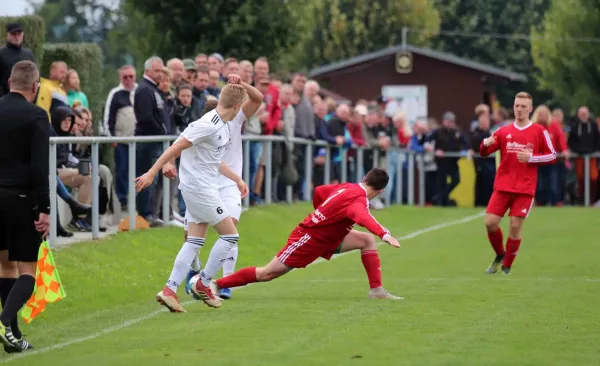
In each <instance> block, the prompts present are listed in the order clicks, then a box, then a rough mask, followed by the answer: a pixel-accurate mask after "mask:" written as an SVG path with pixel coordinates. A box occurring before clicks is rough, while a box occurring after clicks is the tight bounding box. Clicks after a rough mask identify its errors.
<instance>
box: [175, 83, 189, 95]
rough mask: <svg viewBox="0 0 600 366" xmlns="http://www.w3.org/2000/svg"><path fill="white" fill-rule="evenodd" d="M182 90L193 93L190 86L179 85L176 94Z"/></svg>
mask: <svg viewBox="0 0 600 366" xmlns="http://www.w3.org/2000/svg"><path fill="white" fill-rule="evenodd" d="M182 90H189V91H193V89H192V86H191V85H189V84H181V85H179V87H178V88H177V94H179V92H180V91H182Z"/></svg>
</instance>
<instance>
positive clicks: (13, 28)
mask: <svg viewBox="0 0 600 366" xmlns="http://www.w3.org/2000/svg"><path fill="white" fill-rule="evenodd" d="M22 31H23V27H21V24H19V23H9V24H7V25H6V33H15V32H22Z"/></svg>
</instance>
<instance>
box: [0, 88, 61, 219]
mask: <svg viewBox="0 0 600 366" xmlns="http://www.w3.org/2000/svg"><path fill="white" fill-rule="evenodd" d="M49 129H50V122H49V121H48V114H47V113H46V111H44V110H43V109H42V108H40V107H38V106H37V105H35V104H32V103H29V102H28V101H27V99H25V97H23V96H22V95H21V94H18V93H13V92H10V93H8V94H7V95H5V96H4V97H2V98H0V189H2V190H9V191H14V192H17V193H18V192H23V193H25V192H26V193H28V194H33V195H35V196H37V204H38V209H39V211H40V212H42V213H46V214H48V213H50V194H49V188H48V187H49V179H48V164H49V156H48V145H49V139H50V135H49V132H50V131H49Z"/></svg>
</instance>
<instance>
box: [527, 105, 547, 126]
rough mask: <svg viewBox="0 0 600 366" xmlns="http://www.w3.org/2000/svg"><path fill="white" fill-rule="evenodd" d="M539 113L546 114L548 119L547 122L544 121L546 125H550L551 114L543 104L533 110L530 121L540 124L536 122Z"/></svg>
mask: <svg viewBox="0 0 600 366" xmlns="http://www.w3.org/2000/svg"><path fill="white" fill-rule="evenodd" d="M540 112H546V116H547V117H548V120H547V121H546V123H550V121H551V120H552V113H551V112H550V108H548V107H546V106H545V105H543V104H541V105H539V106H538V107H537V108H536V109H535V111H534V112H533V116H532V117H531V121H532V122H533V123H540V122H539V121H538V119H539V116H540Z"/></svg>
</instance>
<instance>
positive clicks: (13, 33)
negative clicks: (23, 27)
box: [9, 31, 23, 36]
mask: <svg viewBox="0 0 600 366" xmlns="http://www.w3.org/2000/svg"><path fill="white" fill-rule="evenodd" d="M9 33H10V34H11V35H13V36H18V35H20V34H23V31H16V32H9Z"/></svg>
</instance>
